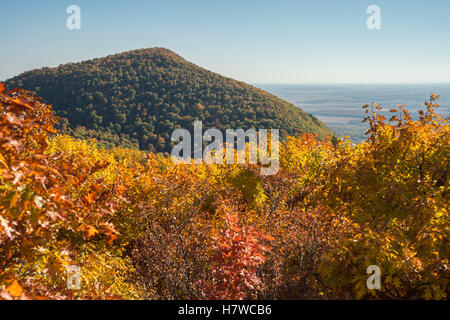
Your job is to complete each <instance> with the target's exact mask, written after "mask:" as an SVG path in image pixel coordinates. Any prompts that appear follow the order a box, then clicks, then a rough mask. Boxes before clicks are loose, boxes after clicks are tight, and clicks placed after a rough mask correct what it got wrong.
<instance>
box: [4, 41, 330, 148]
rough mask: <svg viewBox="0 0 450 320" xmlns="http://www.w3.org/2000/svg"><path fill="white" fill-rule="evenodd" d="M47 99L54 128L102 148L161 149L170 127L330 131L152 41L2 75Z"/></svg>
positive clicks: (167, 140)
mask: <svg viewBox="0 0 450 320" xmlns="http://www.w3.org/2000/svg"><path fill="white" fill-rule="evenodd" d="M5 83H6V85H7V86H8V87H21V88H23V89H27V90H29V91H31V92H33V93H34V94H36V95H38V96H40V97H42V98H43V100H44V102H46V103H49V104H52V105H53V108H54V110H55V112H56V114H57V115H58V116H60V117H61V118H62V120H61V122H60V128H61V130H62V132H66V133H69V134H71V135H73V136H75V137H80V138H87V137H93V138H97V139H98V140H99V141H100V142H102V143H103V144H105V145H107V146H113V145H124V146H136V147H139V148H140V149H145V150H151V151H157V152H168V151H169V150H170V149H171V147H172V146H173V143H172V142H171V141H170V135H171V132H172V131H173V130H175V129H177V128H180V127H182V128H186V129H188V130H191V129H192V125H193V122H194V121H195V120H201V121H203V122H204V128H205V129H207V128H210V127H217V128H219V129H221V130H225V129H228V128H230V129H237V128H241V129H248V128H254V129H271V128H273V129H280V130H281V132H282V134H290V135H296V134H298V133H299V132H313V133H317V134H318V135H319V137H324V136H325V135H332V134H333V133H332V132H331V130H330V129H328V128H327V127H326V126H325V125H324V124H323V123H322V122H320V121H319V120H318V119H317V118H315V117H313V116H312V115H310V114H308V113H306V112H304V111H303V110H301V109H299V108H297V107H295V106H294V105H293V104H291V103H289V102H286V101H284V100H282V99H280V98H278V97H276V96H274V95H272V94H270V93H268V92H266V91H264V90H262V89H259V88H256V87H254V86H252V85H249V84H246V83H245V82H242V81H238V80H235V79H232V78H228V77H224V76H222V75H220V74H218V73H215V72H212V71H209V70H207V69H205V68H202V67H200V66H198V65H196V64H194V63H192V62H189V61H187V60H186V59H184V58H183V57H181V56H180V55H178V54H177V53H175V52H173V51H172V50H169V49H166V48H161V47H155V48H147V49H136V50H130V51H126V52H122V53H115V54H111V55H108V56H105V57H100V58H93V59H90V60H85V61H82V62H76V63H73V62H71V63H67V64H62V65H59V66H58V67H54V68H49V67H45V68H41V69H34V70H30V71H26V72H24V73H22V74H20V75H18V76H15V77H13V78H11V79H8V80H7V81H6V82H5Z"/></svg>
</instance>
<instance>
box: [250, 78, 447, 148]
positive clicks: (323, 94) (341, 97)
mask: <svg viewBox="0 0 450 320" xmlns="http://www.w3.org/2000/svg"><path fill="white" fill-rule="evenodd" d="M256 86H257V87H259V88H261V89H263V90H265V91H268V92H270V93H273V94H275V95H276V96H278V97H280V98H282V99H285V100H287V101H289V102H291V103H293V104H294V105H296V106H297V107H299V108H302V109H303V110H305V111H306V112H309V113H311V114H313V115H314V116H316V117H317V118H319V119H320V120H322V121H323V122H324V123H325V124H326V125H327V126H328V127H329V128H330V129H332V130H333V131H334V132H335V133H336V134H337V135H343V136H349V137H350V138H351V139H352V141H354V142H358V141H359V140H361V139H363V138H364V132H365V131H366V130H367V126H366V125H365V124H363V123H362V119H363V118H364V112H363V110H362V108H361V107H362V106H363V105H365V104H367V103H370V102H376V103H378V104H380V105H381V106H383V107H384V108H385V110H386V111H388V110H389V109H391V108H392V107H395V106H397V105H405V106H406V107H407V108H408V110H410V111H411V114H412V115H413V116H415V115H417V111H418V110H420V109H423V108H424V102H425V101H426V100H427V99H428V97H429V95H430V93H431V92H433V93H435V94H439V95H440V96H441V98H440V99H439V102H440V105H441V106H440V107H439V109H438V113H439V114H440V115H442V116H444V117H445V116H449V115H450V84H402V85H398V84H360V85H298V84H257V85H256Z"/></svg>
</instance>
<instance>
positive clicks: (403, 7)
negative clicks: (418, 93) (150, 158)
mask: <svg viewBox="0 0 450 320" xmlns="http://www.w3.org/2000/svg"><path fill="white" fill-rule="evenodd" d="M71 4H75V5H78V6H79V7H80V8H81V30H69V29H67V28H66V20H67V18H68V16H69V15H68V14H67V13H66V8H67V7H68V6H69V5H71ZM372 4H376V5H378V6H379V7H380V9H381V30H369V29H368V28H367V26H366V20H367V18H368V16H369V15H368V14H367V13H366V9H367V7H368V6H369V5H372ZM0 30H1V35H2V39H1V44H0V80H5V79H7V78H9V77H12V76H14V75H17V74H19V73H21V72H23V71H26V70H29V69H34V68H40V67H44V66H57V65H59V64H63V63H67V62H77V61H82V60H86V59H90V58H94V57H101V56H105V55H108V54H112V53H117V52H122V51H127V50H131V49H138V48H149V47H155V46H158V47H165V48H168V49H171V50H173V51H175V52H177V53H178V54H180V55H181V56H183V57H184V58H186V59H187V60H190V61H192V62H194V63H196V64H198V65H200V66H202V67H205V68H207V69H209V70H211V71H214V72H218V73H220V74H222V75H225V76H229V77H232V78H235V79H238V80H242V81H246V82H249V83H391V82H394V83H426V82H450V0H429V1H425V0H308V1H302V0H295V1H294V0H293V1H285V0H247V1H246V0H238V1H237V0H220V1H217V0H201V1H198V0H179V1H175V0H174V1H171V0H164V1H162V0H158V1H153V0H128V1H125V0H123V1H119V0H72V1H67V0H39V1H36V0H14V1H11V0H0Z"/></svg>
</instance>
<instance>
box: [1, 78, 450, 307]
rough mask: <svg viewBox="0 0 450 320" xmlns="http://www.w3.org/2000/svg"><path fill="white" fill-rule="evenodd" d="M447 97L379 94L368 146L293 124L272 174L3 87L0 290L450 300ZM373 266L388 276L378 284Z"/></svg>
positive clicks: (66, 295) (25, 294)
mask: <svg viewBox="0 0 450 320" xmlns="http://www.w3.org/2000/svg"><path fill="white" fill-rule="evenodd" d="M437 99H438V96H435V95H432V96H431V99H430V101H429V102H427V103H426V110H424V111H423V112H421V113H420V114H419V117H418V118H417V120H413V116H411V115H409V113H408V112H407V111H406V110H405V108H404V107H403V106H399V107H398V108H396V109H395V110H392V114H394V116H393V117H392V118H391V119H390V121H386V119H385V118H384V117H382V116H381V115H378V114H377V110H378V109H379V108H380V107H379V106H375V105H374V106H373V107H374V108H373V109H371V110H370V111H368V112H367V114H368V117H369V118H368V119H367V121H368V122H369V126H370V129H369V131H368V139H367V141H366V142H364V143H361V144H359V145H353V144H351V143H350V142H349V141H341V142H340V143H338V144H337V145H333V144H332V143H331V142H330V141H328V140H322V141H321V140H318V139H317V137H316V136H314V135H312V134H304V135H302V136H301V137H289V138H288V139H286V141H284V142H283V145H282V147H281V148H280V170H279V172H278V173H277V174H276V175H273V176H262V175H261V174H260V172H259V167H258V165H247V164H235V165H216V164H211V165H205V164H202V165H187V164H178V165H175V164H173V163H172V162H171V161H170V159H167V158H165V157H161V156H159V155H154V154H151V153H150V154H146V153H144V152H140V151H137V150H127V149H122V148H115V149H110V150H106V149H102V148H99V147H98V146H97V145H96V143H95V141H82V140H75V139H73V138H71V137H69V136H60V135H56V134H55V130H54V127H53V125H54V123H55V122H56V120H57V119H56V118H55V117H54V116H53V115H52V112H51V108H50V107H49V106H46V105H44V104H42V103H41V102H39V100H37V99H35V98H34V97H32V96H30V95H29V94H28V93H27V92H25V91H20V90H13V91H8V92H5V91H4V87H3V86H0V173H1V174H0V296H1V297H2V298H3V299H44V298H46V299H72V298H73V299H117V298H120V299H257V298H264V299H283V298H293V299H298V298H309V299H310V298H317V299H323V298H332V299H334V298H341V299H342V298H345V299H347V298H348V299H352V298H357V299H360V298H374V299H397V298H415V299H445V298H447V297H448V279H449V261H448V258H449V252H450V250H449V246H448V234H449V233H450V227H449V216H448V215H449V213H448V191H449V176H448V175H449V163H450V162H449V155H450V144H449V136H450V130H449V126H448V119H443V118H442V117H441V116H439V115H438V114H436V113H435V108H436V107H437ZM377 107H378V108H377ZM367 109H368V110H369V108H367ZM373 264H375V265H378V266H380V268H381V271H382V275H383V278H382V286H381V290H369V289H367V287H366V286H365V282H366V279H367V274H366V268H367V266H369V265H373ZM69 265H77V266H79V267H80V270H81V277H82V279H81V289H79V290H69V289H67V287H66V283H65V281H66V276H67V275H66V269H67V267H68V266H69Z"/></svg>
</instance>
